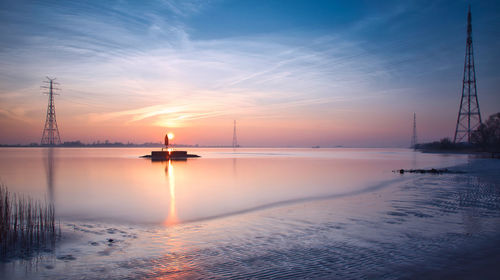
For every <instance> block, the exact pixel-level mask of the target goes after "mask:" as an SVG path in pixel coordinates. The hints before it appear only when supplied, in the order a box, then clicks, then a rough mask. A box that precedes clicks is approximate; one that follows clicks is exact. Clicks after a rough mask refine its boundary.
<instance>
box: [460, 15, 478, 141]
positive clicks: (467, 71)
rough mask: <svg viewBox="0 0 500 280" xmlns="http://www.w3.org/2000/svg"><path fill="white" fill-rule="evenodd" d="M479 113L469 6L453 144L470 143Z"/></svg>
mask: <svg viewBox="0 0 500 280" xmlns="http://www.w3.org/2000/svg"><path fill="white" fill-rule="evenodd" d="M481 123H482V121H481V112H480V111H479V101H478V100H477V88H476V68H475V66H474V50H473V47H472V16H471V11H470V5H469V13H468V14H467V44H466V48H465V63H464V77H463V84H462V99H461V100H460V109H459V110H458V118H457V126H456V128H455V137H454V138H453V142H454V143H457V142H465V141H466V142H467V143H470V142H471V134H472V132H473V131H474V129H476V128H477V127H478V126H479V125H480V124H481Z"/></svg>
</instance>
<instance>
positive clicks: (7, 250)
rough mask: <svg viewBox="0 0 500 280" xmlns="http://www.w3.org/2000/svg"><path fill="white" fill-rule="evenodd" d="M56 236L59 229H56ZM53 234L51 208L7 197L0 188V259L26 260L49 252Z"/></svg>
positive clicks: (53, 213) (5, 190)
mask: <svg viewBox="0 0 500 280" xmlns="http://www.w3.org/2000/svg"><path fill="white" fill-rule="evenodd" d="M59 232H60V228H59ZM57 237H58V234H57V232H56V224H55V211H54V205H53V204H52V203H48V202H46V201H43V202H42V201H38V200H33V199H32V198H30V197H25V196H19V195H16V194H13V193H10V192H9V190H8V189H7V187H5V186H4V185H0V246H1V248H0V255H1V256H2V257H11V256H26V255H29V254H31V253H33V252H35V251H37V250H39V249H46V248H52V247H53V246H54V243H55V241H56V238H57Z"/></svg>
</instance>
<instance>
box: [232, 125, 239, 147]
mask: <svg viewBox="0 0 500 280" xmlns="http://www.w3.org/2000/svg"><path fill="white" fill-rule="evenodd" d="M239 146H240V145H238V138H237V137H236V120H234V128H233V148H238V147H239Z"/></svg>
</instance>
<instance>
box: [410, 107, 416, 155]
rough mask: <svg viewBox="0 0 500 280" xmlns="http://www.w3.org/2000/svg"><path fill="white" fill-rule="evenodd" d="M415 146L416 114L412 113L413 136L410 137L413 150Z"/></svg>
mask: <svg viewBox="0 0 500 280" xmlns="http://www.w3.org/2000/svg"><path fill="white" fill-rule="evenodd" d="M416 145H417V114H415V113H413V135H412V137H411V147H412V148H413V149H415V147H416Z"/></svg>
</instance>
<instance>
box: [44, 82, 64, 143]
mask: <svg viewBox="0 0 500 280" xmlns="http://www.w3.org/2000/svg"><path fill="white" fill-rule="evenodd" d="M54 80H55V78H54V79H51V78H49V77H47V81H44V83H46V84H48V85H47V86H42V88H45V89H48V90H49V91H48V92H44V93H45V94H48V95H49V104H48V106H47V118H46V119H45V127H44V129H43V135H42V141H41V145H42V146H54V145H59V144H61V137H60V136H59V129H58V128H57V121H56V106H55V104H54V95H57V94H56V93H54V91H55V90H58V88H55V87H54V86H55V85H57V84H58V83H56V82H54Z"/></svg>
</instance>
